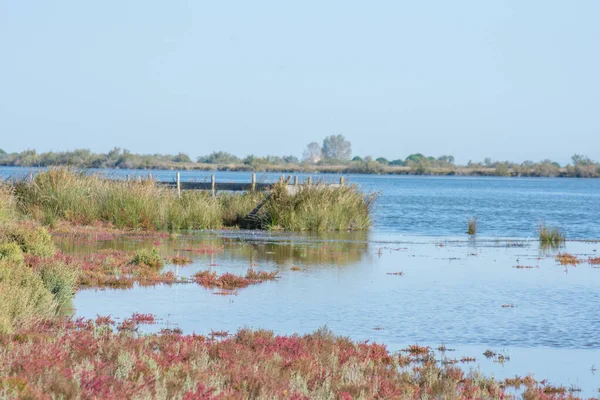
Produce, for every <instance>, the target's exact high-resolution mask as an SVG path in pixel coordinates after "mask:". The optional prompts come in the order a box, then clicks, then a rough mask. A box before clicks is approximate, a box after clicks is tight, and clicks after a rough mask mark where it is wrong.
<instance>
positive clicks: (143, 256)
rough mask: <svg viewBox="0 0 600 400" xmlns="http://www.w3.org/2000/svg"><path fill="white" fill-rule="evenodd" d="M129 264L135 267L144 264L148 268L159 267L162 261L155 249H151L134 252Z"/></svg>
mask: <svg viewBox="0 0 600 400" xmlns="http://www.w3.org/2000/svg"><path fill="white" fill-rule="evenodd" d="M131 262H132V263H133V264H137V265H141V264H144V265H147V266H149V267H160V266H161V265H163V259H162V258H161V256H160V252H159V251H158V249H157V248H156V247H153V248H152V249H151V250H149V249H140V250H138V251H136V252H135V255H134V256H133V260H131Z"/></svg>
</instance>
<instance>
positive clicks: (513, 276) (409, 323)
mask: <svg viewBox="0 0 600 400" xmlns="http://www.w3.org/2000/svg"><path fill="white" fill-rule="evenodd" d="M27 171H28V170H25V169H15V168H9V169H0V176H4V177H11V176H12V177H14V176H16V175H18V174H25V173H26V172H27ZM110 173H111V174H113V175H114V176H116V177H123V176H125V175H127V174H131V175H135V174H136V173H138V174H139V171H110ZM152 174H153V176H154V177H155V178H158V179H162V180H170V179H173V177H174V172H173V171H152ZM216 175H217V182H218V181H219V180H227V181H248V180H249V175H250V174H248V173H228V172H223V173H216ZM209 176H210V174H209V173H206V172H198V171H184V172H182V178H183V179H185V180H205V179H209ZM259 176H260V175H259ZM278 176H279V175H278V174H264V175H262V176H260V177H261V178H262V180H266V181H273V180H276V179H278ZM320 177H323V178H324V179H326V180H327V179H329V180H336V179H339V178H338V177H335V176H331V175H322V176H315V178H320ZM347 178H348V180H349V181H351V182H354V183H357V184H358V185H359V186H360V187H361V189H362V190H364V191H365V192H370V191H377V192H379V193H380V197H379V200H378V202H377V204H376V206H375V209H374V226H373V228H372V229H371V231H370V232H363V233H342V234H332V235H316V236H315V235H303V234H289V233H284V234H282V233H278V234H274V233H273V234H272V233H265V232H243V231H240V232H235V231H234V232H231V231H228V232H202V233H198V234H196V235H193V236H192V237H183V238H180V239H165V240H163V241H162V242H161V244H160V245H159V247H160V250H161V253H162V254H163V255H164V256H168V255H174V254H178V253H181V250H178V249H182V248H184V247H185V246H188V245H194V244H200V243H206V244H214V245H217V246H223V247H224V250H223V252H222V253H219V254H216V255H214V256H200V257H197V258H195V259H194V263H193V264H192V265H190V266H186V267H175V266H172V265H167V266H165V268H166V269H169V270H173V271H175V272H176V273H177V274H178V275H180V276H190V275H192V274H194V273H195V272H197V271H199V270H203V269H207V268H211V269H213V270H215V271H217V272H218V273H223V272H226V271H228V272H234V273H239V274H243V273H245V271H246V270H247V268H249V267H250V266H251V265H255V266H256V268H257V269H259V270H269V271H270V270H278V271H279V273H280V278H279V280H277V281H275V282H266V283H264V284H262V285H256V286H251V287H249V288H245V289H240V290H239V291H238V295H237V296H217V295H214V294H213V291H212V290H207V289H204V288H202V287H199V286H197V285H195V284H184V285H173V286H157V287H153V288H140V287H136V288H134V289H131V290H106V291H97V290H84V291H80V292H78V294H77V296H76V298H75V301H74V304H75V307H76V313H77V315H79V316H83V317H90V318H92V317H95V316H96V315H97V314H101V315H106V314H111V315H113V316H115V317H118V318H125V317H128V316H130V315H131V314H132V313H133V312H142V313H152V314H155V315H156V316H157V317H158V318H160V320H161V323H160V324H159V325H158V326H150V327H147V328H146V329H147V330H148V331H150V330H153V329H161V328H163V327H165V326H169V327H174V326H177V327H179V328H181V329H183V330H184V331H185V332H188V333H190V332H198V333H209V332H210V331H211V330H226V331H230V332H232V333H233V332H235V331H236V330H237V329H239V328H240V327H252V328H265V329H271V330H273V331H275V332H276V333H279V334H292V333H308V332H312V331H314V330H316V329H318V328H319V327H322V326H323V325H327V326H328V327H329V328H331V329H332V330H333V331H334V332H336V333H338V334H341V335H346V336H349V337H351V338H352V339H355V340H371V341H377V342H380V343H385V344H386V345H387V346H388V347H389V348H390V349H392V350H399V349H401V348H403V347H406V346H407V345H409V344H414V343H419V344H421V345H428V346H432V347H437V346H439V345H440V344H442V343H444V344H445V345H446V346H447V347H450V348H454V349H456V351H455V352H452V353H449V354H447V356H448V357H450V358H458V359H460V358H461V357H462V356H473V357H475V358H477V362H476V363H474V364H470V365H469V364H468V365H465V366H464V367H465V368H467V369H468V368H470V367H473V368H480V369H481V370H482V371H483V372H485V373H488V374H493V375H494V376H496V377H498V378H504V377H512V376H514V375H515V374H518V375H525V374H528V373H533V374H534V375H535V376H536V377H538V378H540V379H543V378H547V379H549V380H550V381H551V382H552V383H554V384H563V385H567V386H569V385H573V386H574V387H579V388H581V389H582V390H583V392H582V393H580V395H584V396H587V397H592V396H598V392H597V390H598V388H599V387H600V373H598V372H594V369H596V368H597V369H598V370H600V334H599V329H600V311H598V310H599V308H600V307H599V306H600V269H599V268H594V267H593V266H592V265H590V264H588V263H583V264H580V265H578V266H576V267H573V266H570V267H564V266H560V265H557V263H556V261H555V260H554V255H555V254H556V253H557V252H558V251H568V252H571V253H575V254H577V255H578V256H579V257H581V258H584V259H587V258H588V257H599V256H600V254H598V253H599V252H600V244H599V243H597V242H594V241H593V239H598V238H600V224H598V218H599V216H600V180H584V179H514V178H513V179H505V178H460V177H444V178H438V177H394V176H364V175H350V176H348V177H347ZM471 216H477V217H478V218H479V222H480V224H479V234H478V236H477V238H474V239H468V238H467V236H466V235H465V234H464V231H465V230H466V219H467V218H468V217H471ZM540 220H544V221H545V222H546V223H548V224H551V225H556V226H560V227H561V228H562V229H564V230H565V231H566V233H567V235H568V237H569V238H570V239H585V241H582V240H579V241H577V240H573V241H569V242H567V244H566V245H565V247H564V248H561V249H541V248H540V247H539V244H538V242H537V241H535V240H534V237H535V235H536V226H537V224H538V222H539V221H540ZM152 242H153V240H150V241H147V242H144V241H132V240H118V241H108V242H97V243H94V244H86V245H82V244H77V243H70V242H67V241H61V242H60V245H61V246H62V247H63V248H64V249H65V250H67V251H74V252H86V251H92V250H94V249H95V248H123V249H135V248H139V247H151V246H152V245H153V244H152ZM187 242H190V243H187ZM516 265H528V266H532V267H534V268H531V269H516V268H514V267H515V266H516ZM292 266H298V267H301V268H302V270H301V271H292V270H291V267H292ZM397 272H402V273H403V275H401V276H400V275H389V273H397ZM503 305H513V306H514V307H512V308H506V307H502V306H503ZM487 349H491V350H493V351H495V352H501V353H502V354H505V355H507V356H509V357H510V360H509V361H508V362H506V363H504V364H499V363H496V362H493V361H492V360H488V359H486V358H485V357H483V355H482V353H483V352H484V351H485V350H487ZM596 374H598V375H596Z"/></svg>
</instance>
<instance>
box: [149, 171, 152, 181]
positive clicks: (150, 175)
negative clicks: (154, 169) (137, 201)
mask: <svg viewBox="0 0 600 400" xmlns="http://www.w3.org/2000/svg"><path fill="white" fill-rule="evenodd" d="M148 180H149V181H151V180H152V174H151V173H148Z"/></svg>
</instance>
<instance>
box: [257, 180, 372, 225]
mask: <svg viewBox="0 0 600 400" xmlns="http://www.w3.org/2000/svg"><path fill="white" fill-rule="evenodd" d="M374 200H375V196H374V195H368V196H365V195H363V194H362V193H361V192H360V191H359V190H358V188H357V187H356V186H354V185H353V186H341V187H333V188H330V187H327V186H321V185H316V186H308V185H302V186H300V187H298V191H297V192H296V193H295V194H289V193H288V192H287V190H286V188H285V185H282V184H278V185H276V186H275V188H274V190H273V192H272V194H271V196H270V197H269V198H268V199H267V201H266V203H265V205H264V206H263V208H262V209H261V212H260V213H259V214H257V216H256V217H255V219H254V221H253V222H254V223H255V224H256V225H257V227H259V228H262V229H283V230H288V231H345V230H363V229H367V228H368V227H369V226H370V224H371V218H370V209H371V206H372V204H373V201H374Z"/></svg>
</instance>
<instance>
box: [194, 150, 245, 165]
mask: <svg viewBox="0 0 600 400" xmlns="http://www.w3.org/2000/svg"><path fill="white" fill-rule="evenodd" d="M196 161H197V162H199V163H203V164H238V163H239V162H240V159H239V158H238V157H237V156H235V155H233V154H231V153H228V152H226V151H215V152H212V153H211V154H209V155H207V156H201V157H198V158H197V160H196Z"/></svg>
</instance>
